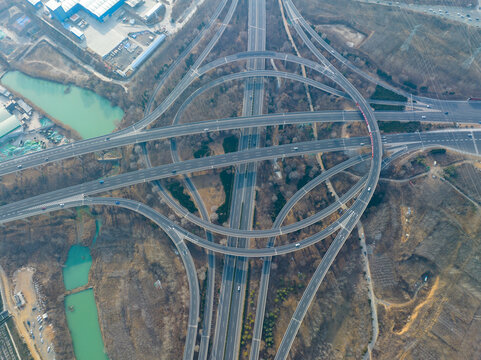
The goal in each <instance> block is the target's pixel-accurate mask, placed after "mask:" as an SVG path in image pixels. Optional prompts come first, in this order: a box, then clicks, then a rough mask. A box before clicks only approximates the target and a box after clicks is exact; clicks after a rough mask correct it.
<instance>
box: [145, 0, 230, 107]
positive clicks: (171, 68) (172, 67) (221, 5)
mask: <svg viewBox="0 0 481 360" xmlns="http://www.w3.org/2000/svg"><path fill="white" fill-rule="evenodd" d="M227 1H228V0H222V1H221V2H220V3H219V5H217V7H216V9H215V11H214V13H213V14H212V16H211V17H210V19H209V22H208V23H207V24H206V25H205V26H204V27H203V28H202V30H201V31H200V32H199V33H198V34H197V36H196V37H195V38H194V40H192V41H191V42H190V43H189V45H188V46H187V47H186V48H185V49H184V50H183V51H182V53H181V54H180V55H179V56H178V57H177V58H175V60H174V62H173V63H172V64H170V66H169V67H168V68H167V71H166V72H164V73H163V74H162V76H161V78H160V79H159V81H158V82H157V85H156V86H155V88H154V91H153V92H152V94H151V95H150V97H149V100H148V101H147V104H146V106H145V111H144V112H145V113H146V114H148V113H150V112H151V111H152V106H153V104H154V100H155V98H156V97H157V95H158V94H159V91H160V89H161V88H162V86H163V85H164V83H165V81H166V80H167V78H168V77H169V76H170V74H171V73H172V72H173V71H174V70H175V69H177V66H179V64H180V63H181V62H182V61H183V60H184V59H185V57H186V56H187V55H189V54H190V53H191V51H192V49H193V48H194V47H195V46H197V44H199V42H200V41H201V40H202V39H203V37H204V36H205V34H206V33H207V32H209V30H211V29H212V27H213V25H214V23H215V21H216V20H217V18H218V17H219V16H220V13H221V12H222V10H223V9H224V7H225V5H226V4H227ZM224 22H225V21H224Z"/></svg>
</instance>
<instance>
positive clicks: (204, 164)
mask: <svg viewBox="0 0 481 360" xmlns="http://www.w3.org/2000/svg"><path fill="white" fill-rule="evenodd" d="M468 134H472V135H471V136H469V135H468ZM383 142H384V143H385V144H386V145H389V144H390V143H392V144H395V145H396V146H399V145H403V144H419V145H421V147H424V148H431V147H436V146H442V147H446V148H451V149H454V150H457V151H463V152H465V153H470V154H472V155H477V154H479V149H480V147H481V131H474V130H468V131H451V132H430V133H421V134H419V133H413V134H396V135H386V136H383ZM366 144H368V138H367V137H358V138H348V139H329V140H319V141H311V142H306V143H295V144H288V145H281V146H275V147H270V148H261V149H254V150H247V151H243V152H235V153H229V154H224V155H217V156H212V157H207V158H200V159H192V160H187V161H184V162H182V163H177V164H167V165H161V166H158V167H155V168H152V169H144V170H138V171H133V172H129V173H125V174H121V175H117V176H114V177H110V178H105V179H103V181H104V183H103V184H101V183H100V182H99V181H90V182H87V183H84V184H80V185H75V186H71V187H67V188H64V189H59V190H56V191H53V192H50V193H46V194H42V195H38V196H35V197H32V198H29V199H25V200H20V201H18V202H15V203H11V204H7V205H4V206H2V207H0V222H5V221H7V220H9V221H10V220H11V219H13V217H14V216H15V214H17V213H18V211H20V210H22V209H26V208H29V207H32V206H42V205H43V204H47V203H49V202H59V201H61V200H62V199H66V198H69V197H72V196H79V195H81V194H85V195H91V194H95V193H99V192H106V191H109V190H113V189H118V188H121V187H125V186H130V185H135V184H138V183H142V182H147V181H152V180H156V179H161V178H166V177H172V176H176V175H181V174H187V173H190V172H196V171H202V170H208V169H213V168H219V167H224V166H230V165H232V164H240V163H248V162H252V161H261V160H268V159H275V158H279V157H283V156H286V157H290V156H296V155H303V154H309V153H310V154H312V153H316V152H322V151H323V152H326V151H336V150H347V149H357V148H359V147H360V146H364V145H366ZM296 148H297V150H296ZM173 172H175V173H173ZM185 217H186V218H187V219H188V220H190V221H192V222H194V223H196V224H197V225H200V226H202V227H203V228H206V229H208V230H210V231H214V232H217V233H220V234H228V235H233V236H243V237H251V238H252V237H256V236H257V235H252V234H250V235H249V233H245V232H240V230H235V229H228V228H224V227H222V226H218V225H214V224H211V223H205V222H202V220H201V219H199V218H197V217H195V216H194V215H193V214H190V215H189V214H187V215H185ZM226 229H227V230H226ZM265 231H267V230H263V232H265ZM268 231H271V230H268ZM257 232H259V231H257ZM270 234H271V235H270V236H274V235H275V234H272V233H270Z"/></svg>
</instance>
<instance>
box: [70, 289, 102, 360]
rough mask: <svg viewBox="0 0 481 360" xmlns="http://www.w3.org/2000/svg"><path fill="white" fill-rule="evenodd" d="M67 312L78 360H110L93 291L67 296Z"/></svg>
mask: <svg viewBox="0 0 481 360" xmlns="http://www.w3.org/2000/svg"><path fill="white" fill-rule="evenodd" d="M65 312H66V315H67V323H68V327H69V329H70V335H71V337H72V342H73V348H74V352H75V357H76V358H77V360H108V357H107V355H106V354H105V350H104V343H103V341H102V334H101V332H100V327H99V320H98V313H97V306H96V304H95V298H94V292H93V290H92V289H88V290H84V291H81V292H78V293H76V294H72V295H68V296H66V297H65Z"/></svg>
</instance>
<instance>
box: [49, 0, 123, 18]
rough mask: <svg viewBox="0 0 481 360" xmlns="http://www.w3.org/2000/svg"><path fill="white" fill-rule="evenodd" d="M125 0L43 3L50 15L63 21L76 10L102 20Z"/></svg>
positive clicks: (68, 0)
mask: <svg viewBox="0 0 481 360" xmlns="http://www.w3.org/2000/svg"><path fill="white" fill-rule="evenodd" d="M124 1H125V0H50V1H49V2H47V3H46V4H45V6H46V7H47V9H48V10H49V11H50V13H51V14H52V16H53V17H54V18H56V19H57V20H59V21H64V20H65V19H67V18H69V17H70V16H72V15H73V14H75V13H76V12H78V11H80V10H84V11H85V12H86V13H88V14H89V15H91V16H92V17H94V18H96V19H97V20H98V21H101V22H102V21H103V20H104V18H105V17H107V16H110V15H112V14H113V13H114V12H115V11H116V10H117V9H118V8H119V7H120V6H122V4H123V3H124Z"/></svg>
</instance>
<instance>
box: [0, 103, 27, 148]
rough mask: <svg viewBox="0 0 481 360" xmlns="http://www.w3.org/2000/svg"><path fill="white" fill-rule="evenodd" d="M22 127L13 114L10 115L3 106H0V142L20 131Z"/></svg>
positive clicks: (18, 133) (16, 134)
mask: <svg viewBox="0 0 481 360" xmlns="http://www.w3.org/2000/svg"><path fill="white" fill-rule="evenodd" d="M22 131H23V129H22V126H21V124H20V121H18V119H17V117H16V116H15V115H11V114H10V113H9V112H8V111H7V109H5V108H4V107H3V106H1V107H0V143H1V142H4V141H6V140H8V139H11V138H12V137H16V136H18V135H20V134H21V133H22Z"/></svg>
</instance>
